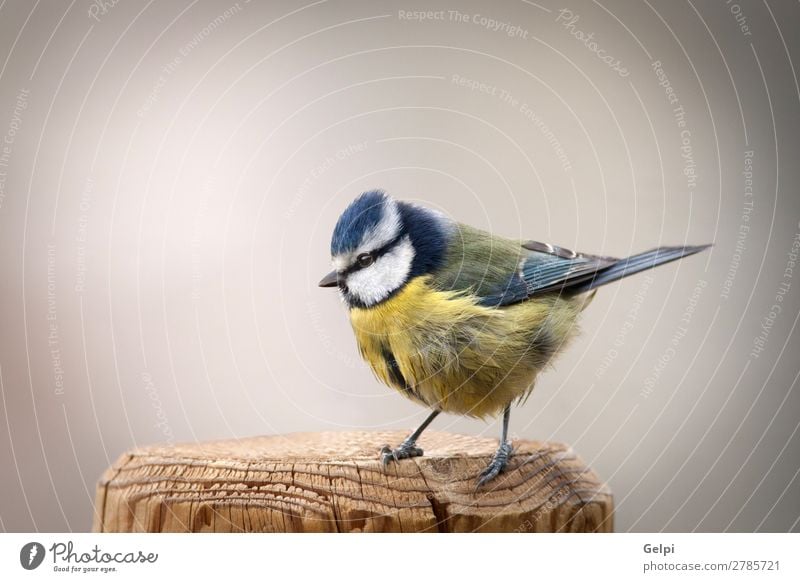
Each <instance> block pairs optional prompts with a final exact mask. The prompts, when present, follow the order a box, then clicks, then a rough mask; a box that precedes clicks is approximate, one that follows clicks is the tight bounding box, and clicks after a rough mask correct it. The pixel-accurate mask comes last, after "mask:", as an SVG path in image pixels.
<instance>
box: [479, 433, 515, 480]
mask: <svg viewBox="0 0 800 582" xmlns="http://www.w3.org/2000/svg"><path fill="white" fill-rule="evenodd" d="M512 450H513V448H512V447H511V443H510V442H508V441H506V442H504V443H503V444H501V445H500V448H498V449H497V452H496V453H495V454H494V457H492V462H491V463H489V465H488V466H487V467H486V468H485V469H484V470H483V472H482V473H481V474H480V477H479V478H478V484H477V486H476V487H475V488H476V489H480V488H481V487H483V486H484V485H486V484H487V483H488V482H489V481H491V480H492V479H494V478H495V477H497V476H498V475H499V474H500V473H502V472H503V470H504V469H505V468H506V464H508V458H509V457H510V456H511V451H512Z"/></svg>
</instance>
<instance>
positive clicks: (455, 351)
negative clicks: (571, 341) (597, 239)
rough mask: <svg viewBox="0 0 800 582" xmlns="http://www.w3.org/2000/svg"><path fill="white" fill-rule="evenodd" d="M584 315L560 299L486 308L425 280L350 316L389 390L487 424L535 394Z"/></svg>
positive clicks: (366, 355) (363, 350)
mask: <svg viewBox="0 0 800 582" xmlns="http://www.w3.org/2000/svg"><path fill="white" fill-rule="evenodd" d="M578 312H579V306H578V305H576V304H575V302H574V301H571V300H568V299H562V298H559V297H557V296H551V297H545V298H543V299H541V300H529V301H525V302H522V303H518V304H515V305H512V306H509V307H504V308H500V309H498V308H491V307H483V306H481V305H478V304H477V302H476V298H475V297H474V296H472V295H469V294H467V293H459V292H452V291H439V290H436V289H434V288H432V287H431V285H430V277H429V276H422V277H417V278H415V279H412V280H411V281H409V282H408V283H407V284H406V285H405V287H403V288H402V289H401V290H400V291H398V292H397V293H396V294H395V295H394V296H393V297H391V298H390V299H388V300H386V301H384V302H382V303H380V304H378V305H376V306H373V307H370V308H353V309H351V310H350V321H351V323H352V326H353V330H354V332H355V335H356V340H357V342H358V346H359V349H360V351H361V355H362V356H363V357H364V359H365V360H366V361H367V362H368V363H369V365H370V366H371V368H372V369H373V371H374V372H375V374H376V375H377V376H378V378H380V380H382V381H383V382H384V383H386V384H388V385H389V386H392V387H393V388H395V389H397V390H399V391H400V392H402V393H403V394H404V395H406V396H408V397H409V398H411V399H412V400H415V401H417V402H420V403H422V404H425V405H427V406H429V407H431V408H436V409H440V410H444V411H446V412H454V413H458V414H466V415H470V416H477V417H483V416H487V415H493V414H497V413H498V412H500V411H502V410H503V408H504V407H505V406H506V405H507V404H508V403H510V402H512V401H513V400H515V399H517V398H521V397H523V396H525V395H526V394H527V393H528V392H529V390H530V388H531V387H532V384H533V381H534V379H535V377H536V374H537V373H538V372H539V371H540V370H541V368H542V367H543V366H544V365H545V364H546V363H547V361H548V360H549V359H550V358H551V357H552V355H553V354H554V353H556V352H557V351H558V350H559V349H560V348H561V347H563V345H564V343H565V342H566V340H567V339H568V338H569V337H571V336H572V335H573V334H574V331H575V325H574V324H575V319H576V316H577V314H578Z"/></svg>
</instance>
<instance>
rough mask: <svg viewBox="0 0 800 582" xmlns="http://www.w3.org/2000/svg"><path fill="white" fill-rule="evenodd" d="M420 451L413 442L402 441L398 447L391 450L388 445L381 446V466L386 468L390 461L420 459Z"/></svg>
mask: <svg viewBox="0 0 800 582" xmlns="http://www.w3.org/2000/svg"><path fill="white" fill-rule="evenodd" d="M421 456H422V449H421V448H419V447H418V446H417V445H416V443H415V442H413V441H403V444H401V445H400V446H399V447H397V448H395V449H392V448H391V447H390V446H389V445H383V448H382V449H381V464H382V465H383V466H384V467H386V466H387V465H388V464H389V463H390V462H391V461H399V460H401V459H410V458H412V457H421Z"/></svg>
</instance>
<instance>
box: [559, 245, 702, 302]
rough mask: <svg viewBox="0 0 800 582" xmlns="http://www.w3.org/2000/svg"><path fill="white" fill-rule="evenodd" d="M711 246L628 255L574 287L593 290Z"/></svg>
mask: <svg viewBox="0 0 800 582" xmlns="http://www.w3.org/2000/svg"><path fill="white" fill-rule="evenodd" d="M710 246H711V245H698V246H687V247H658V248H656V249H652V250H649V251H645V252H643V253H640V254H638V255H633V256H632V257H628V258H627V259H620V260H619V261H617V262H616V263H614V264H613V265H611V266H610V267H606V268H605V269H603V270H601V271H598V272H597V274H596V275H595V276H594V278H592V279H590V280H589V281H585V282H583V283H579V284H578V285H576V286H575V287H573V289H574V290H575V291H577V292H579V293H584V292H586V291H591V290H592V289H596V288H597V287H600V286H601V285H605V284H606V283H611V282H613V281H617V280H619V279H622V278H623V277H627V276H628V275H633V274H634V273H639V272H641V271H645V270H647V269H652V268H653V267H656V266H658V265H663V264H664V263H669V262H670V261H676V260H678V259H682V258H683V257H688V256H689V255H693V254H695V253H699V252H700V251H704V250H706V249H707V248H708V247H710Z"/></svg>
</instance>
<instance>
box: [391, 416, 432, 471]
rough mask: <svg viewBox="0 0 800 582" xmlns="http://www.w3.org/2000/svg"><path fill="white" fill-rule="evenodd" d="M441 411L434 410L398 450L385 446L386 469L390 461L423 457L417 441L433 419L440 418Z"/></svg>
mask: <svg viewBox="0 0 800 582" xmlns="http://www.w3.org/2000/svg"><path fill="white" fill-rule="evenodd" d="M440 412H441V410H434V411H433V412H431V413H430V415H429V416H428V418H426V419H425V421H424V422H423V423H422V424H421V425H419V427H418V428H417V430H415V431H414V432H412V433H411V434H410V435H408V437H407V438H406V440H404V441H403V442H402V444H401V445H400V446H399V447H397V448H396V449H392V448H391V447H389V445H383V448H382V449H381V463H382V464H383V466H384V467H385V466H386V465H388V464H389V461H399V460H400V459H410V458H411V457H421V456H422V449H421V448H419V447H418V446H417V439H418V438H419V435H421V434H422V431H424V430H425V429H426V428H428V425H429V424H430V423H432V422H433V419H434V418H436V417H437V416H439V413H440Z"/></svg>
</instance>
